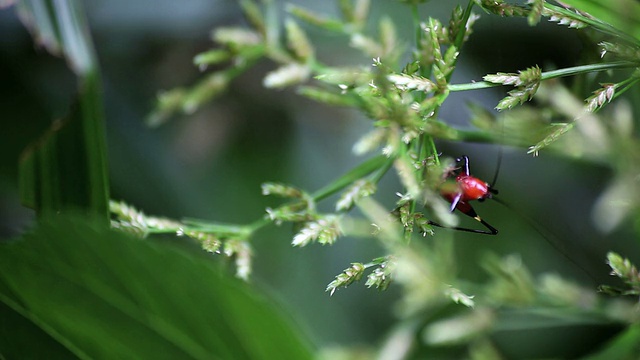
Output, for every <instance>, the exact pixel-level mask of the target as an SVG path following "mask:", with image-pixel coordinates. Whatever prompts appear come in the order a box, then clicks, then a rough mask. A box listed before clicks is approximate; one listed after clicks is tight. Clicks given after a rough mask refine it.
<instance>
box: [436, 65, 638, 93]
mask: <svg viewBox="0 0 640 360" xmlns="http://www.w3.org/2000/svg"><path fill="white" fill-rule="evenodd" d="M639 65H640V64H638V63H636V62H630V61H614V62H609V63H601V64H589V65H580V66H574V67H569V68H564V69H558V70H552V71H545V72H543V73H542V75H541V77H540V80H541V81H543V80H550V79H555V78H560V77H565V76H574V75H578V74H584V73H590V72H596V71H606V70H613V69H624V68H635V67H638V66H639ZM497 86H503V85H502V84H494V83H490V82H487V81H478V82H472V83H467V84H453V85H448V86H447V89H448V90H449V91H467V90H480V89H487V88H492V87H497Z"/></svg>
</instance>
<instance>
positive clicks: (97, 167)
mask: <svg viewBox="0 0 640 360" xmlns="http://www.w3.org/2000/svg"><path fill="white" fill-rule="evenodd" d="M17 9H18V13H19V14H20V17H21V18H22V20H23V22H24V23H25V25H26V26H27V27H28V28H29V29H30V30H31V33H32V34H33V36H34V38H35V40H36V42H38V43H39V44H41V45H43V46H44V47H45V48H47V49H48V50H49V51H51V52H52V53H54V54H58V55H62V56H64V57H65V58H66V59H67V61H68V63H69V66H70V67H71V69H72V70H73V71H74V72H75V73H76V75H77V76H78V93H77V95H76V99H75V102H74V105H72V106H71V108H70V110H69V113H68V114H67V115H66V116H65V117H63V118H62V119H58V120H55V121H54V122H53V124H52V125H51V128H50V129H49V130H48V131H47V132H46V133H45V134H44V135H43V136H42V138H41V139H40V140H39V141H37V142H34V143H33V144H31V146H29V148H27V149H26V150H25V152H24V153H23V155H22V157H21V159H20V194H21V198H22V202H23V203H24V204H25V205H27V206H29V207H32V208H34V209H36V210H37V211H38V212H39V213H41V214H43V213H57V212H60V211H64V210H67V209H82V210H85V211H87V212H89V213H92V214H96V215H101V216H102V217H103V219H104V220H105V222H106V221H107V219H108V209H109V205H108V199H109V191H108V189H109V184H108V177H107V159H106V158H107V156H106V143H105V133H104V132H105V130H104V109H103V105H102V96H101V86H100V78H99V75H98V66H97V61H96V59H95V54H94V51H93V45H92V44H91V40H90V34H89V30H88V28H87V24H86V19H85V17H84V13H83V11H82V8H81V6H80V2H78V1H74V0H56V1H52V0H50V1H45V0H22V1H18V2H17Z"/></svg>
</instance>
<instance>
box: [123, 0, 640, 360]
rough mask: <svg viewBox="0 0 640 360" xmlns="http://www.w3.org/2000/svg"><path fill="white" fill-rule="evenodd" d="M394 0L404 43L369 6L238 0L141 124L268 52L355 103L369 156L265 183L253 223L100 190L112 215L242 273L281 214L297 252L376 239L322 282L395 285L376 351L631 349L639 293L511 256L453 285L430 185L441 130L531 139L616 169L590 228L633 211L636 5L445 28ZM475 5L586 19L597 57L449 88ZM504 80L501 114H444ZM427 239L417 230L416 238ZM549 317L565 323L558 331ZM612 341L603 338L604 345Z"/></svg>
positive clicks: (327, 93)
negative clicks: (536, 268) (159, 209)
mask: <svg viewBox="0 0 640 360" xmlns="http://www.w3.org/2000/svg"><path fill="white" fill-rule="evenodd" d="M404 2H405V3H406V6H408V9H410V11H411V14H412V20H413V21H412V26H413V29H414V32H415V39H414V41H413V42H412V44H405V43H403V42H402V41H401V40H400V39H399V38H398V35H397V29H396V24H394V23H393V21H392V20H391V19H390V18H388V17H384V16H383V17H381V18H380V19H373V20H372V19H371V15H370V12H369V9H370V7H371V2H370V1H368V0H353V1H351V0H340V1H338V5H339V6H338V9H339V14H340V16H339V17H334V16H329V15H319V14H317V13H315V12H312V11H310V10H307V9H305V8H302V7H298V6H295V5H289V6H288V7H287V15H286V19H284V20H283V21H281V20H280V19H279V18H278V8H277V4H276V3H275V2H274V1H270V0H264V1H262V2H257V1H253V0H242V1H240V5H241V7H242V9H243V11H244V14H245V16H246V18H247V20H248V22H249V24H250V26H249V27H224V28H218V29H215V30H214V31H213V32H212V36H211V37H212V40H213V41H214V43H215V47H214V48H213V49H211V50H209V51H206V52H204V53H201V54H199V55H197V56H195V58H194V63H195V65H197V66H199V67H200V69H202V70H203V71H204V70H206V69H207V68H208V67H214V68H215V69H214V71H212V72H210V73H206V74H204V75H203V77H202V79H201V80H199V81H198V82H197V83H196V84H194V85H193V86H189V87H183V88H177V89H173V90H169V91H166V92H164V93H161V94H159V96H158V102H157V106H156V109H155V110H154V111H153V113H151V114H150V115H149V117H148V119H147V120H148V124H149V125H151V126H159V125H161V124H163V123H165V122H167V121H168V120H169V119H170V118H171V117H173V116H174V115H176V114H177V113H182V114H191V113H193V112H195V111H197V110H198V109H199V108H200V107H201V106H202V105H203V104H205V103H206V102H208V101H211V100H212V99H214V98H215V97H216V96H219V95H220V94H221V93H223V92H224V91H225V90H226V89H227V87H228V86H229V84H230V83H231V82H232V81H233V80H234V79H235V78H237V77H238V76H240V75H242V74H243V73H245V72H247V71H248V70H249V69H251V68H252V67H253V66H254V65H256V64H257V63H258V62H259V61H262V60H268V61H270V62H272V63H275V64H276V68H275V69H273V70H272V71H270V72H268V73H267V74H265V76H264V77H263V79H262V84H263V85H264V86H265V87H267V88H272V89H285V88H293V89H295V91H296V92H297V93H298V94H299V95H300V96H303V97H306V98H309V99H311V100H314V101H317V102H319V103H322V104H326V105H328V106H339V107H345V108H352V109H355V110H357V111H359V112H360V113H362V114H364V115H365V116H366V117H367V118H369V119H370V120H371V129H370V131H369V132H368V133H365V134H362V137H361V139H360V140H359V141H358V142H357V143H356V144H355V145H354V147H353V149H354V152H355V153H356V154H357V155H365V154H371V153H377V154H376V155H373V156H372V157H370V158H369V159H368V160H364V161H362V162H361V164H360V165H358V166H356V167H355V168H353V169H352V170H351V171H349V172H347V173H346V174H344V175H342V176H340V177H338V178H337V179H336V180H335V181H333V182H331V183H329V184H328V185H326V186H325V187H323V188H321V189H320V190H318V191H316V192H309V191H306V190H304V189H300V188H298V187H295V186H291V185H287V184H280V183H265V184H264V185H263V188H262V192H263V194H264V195H269V196H277V197H280V198H283V199H284V200H283V202H282V203H280V204H279V205H277V206H274V207H270V208H267V209H266V215H265V216H264V217H263V218H261V219H257V220H255V221H254V222H250V223H248V224H245V225H230V224H219V223H212V222H209V221H203V220H194V219H183V220H172V219H166V218H158V217H154V216H147V215H145V214H144V213H142V212H140V211H138V210H136V209H134V208H133V207H131V206H129V205H127V204H125V203H123V202H113V201H112V202H111V213H112V218H113V219H112V224H113V226H114V227H116V228H119V229H122V230H125V231H128V232H132V233H135V234H137V235H139V236H141V237H146V236H150V235H154V234H163V233H165V234H176V235H178V236H184V237H187V238H190V239H192V240H195V241H197V242H199V243H200V244H201V245H202V247H203V248H204V249H205V250H207V251H210V252H212V253H224V254H225V255H226V256H233V257H235V260H236V261H235V263H236V268H237V271H236V274H237V275H238V276H239V277H241V278H244V279H248V278H249V276H250V272H251V266H250V262H251V247H250V241H251V239H252V237H253V236H254V234H255V232H256V231H258V230H259V229H261V228H263V227H265V226H267V225H269V224H275V225H281V224H283V223H291V224H292V225H293V228H294V229H295V232H296V233H295V234H294V235H293V238H292V245H294V246H298V247H304V246H312V245H315V243H319V244H321V245H331V244H334V243H335V242H337V241H340V238H341V237H343V236H364V237H372V238H375V239H377V240H378V241H379V243H380V244H381V245H382V246H383V248H384V249H385V250H386V252H387V253H386V254H381V255H382V256H379V257H376V258H374V259H372V260H370V261H367V260H364V261H363V260H362V259H354V261H353V262H351V263H350V265H346V264H345V266H349V267H347V268H346V269H345V270H344V271H343V272H342V273H340V274H338V275H337V276H336V277H335V280H333V281H332V282H330V283H329V284H328V286H327V288H326V291H327V292H329V293H330V294H331V295H333V294H334V293H335V291H336V290H337V289H340V288H344V287H347V286H349V285H351V284H353V283H355V282H358V281H361V280H362V279H363V278H364V277H365V274H366V279H367V280H366V282H365V285H366V286H367V287H376V288H377V289H379V290H385V289H387V288H388V287H389V286H390V285H391V284H393V283H397V284H399V285H400V286H401V287H402V290H403V294H402V297H401V299H400V301H399V309H400V310H399V315H400V317H401V319H400V321H399V325H398V330H397V331H396V332H393V333H391V334H390V335H389V339H388V340H387V342H386V343H385V345H384V346H383V348H382V349H381V350H380V354H381V355H380V356H383V355H382V354H385V353H386V352H388V351H391V350H389V348H391V347H394V346H398V344H400V345H401V346H400V348H401V349H402V351H400V353H397V352H396V353H395V354H394V355H395V356H396V357H399V358H403V357H411V356H414V357H420V356H421V355H423V354H425V353H429V352H430V351H442V352H444V353H447V354H449V355H451V356H454V355H452V354H455V355H457V356H466V357H470V358H502V357H505V358H511V357H523V356H527V357H536V358H546V357H560V358H568V357H577V356H584V355H587V354H591V355H592V356H593V358H598V357H602V358H604V357H605V356H614V357H618V358H624V357H629V358H630V357H631V356H633V354H634V352H635V351H636V350H637V344H638V342H640V332H638V330H637V326H638V325H637V323H638V318H637V309H636V307H635V306H634V304H632V303H629V302H626V301H624V300H620V299H618V298H615V299H611V298H606V299H603V298H601V297H598V296H597V295H596V294H595V292H594V290H592V289H587V288H584V287H582V286H580V285H578V284H577V283H576V282H574V281H571V280H567V279H563V278H560V277H559V276H553V275H545V276H542V277H539V278H536V277H534V276H533V275H532V274H531V272H530V271H529V270H528V268H527V267H526V266H525V265H524V264H523V263H522V262H521V261H520V259H519V257H518V256H515V255H513V256H505V257H498V256H495V255H487V256H486V257H485V258H484V259H483V260H482V261H481V265H482V267H483V268H484V269H485V270H486V272H487V273H488V274H489V275H490V281H489V282H488V283H484V284H476V283H473V282H470V281H468V280H466V279H462V278H460V277H459V276H458V274H457V271H456V256H455V251H454V248H453V241H452V238H451V232H449V231H447V230H442V231H441V230H440V229H435V228H434V226H435V227H439V226H444V227H456V226H457V224H458V218H457V216H456V214H453V213H452V212H451V211H450V204H449V203H448V202H447V201H446V200H444V199H443V198H442V196H441V193H442V192H446V191H447V189H449V188H450V187H453V188H454V189H455V186H457V185H456V184H455V182H454V181H451V180H450V175H451V174H452V173H454V172H455V171H456V170H457V167H456V166H457V165H456V163H455V162H454V161H453V159H451V158H448V157H443V156H442V155H441V152H440V151H439V149H438V147H437V143H436V140H448V141H454V142H464V141H476V142H488V143H496V144H504V145H515V146H520V147H528V152H529V153H531V154H534V155H538V154H539V153H540V152H541V151H543V150H546V149H547V148H550V149H553V150H554V151H556V152H557V153H559V154H562V155H564V156H567V157H572V158H580V159H583V160H588V161H593V162H600V163H604V164H611V168H612V170H613V171H614V172H615V180H614V183H613V184H612V185H611V186H610V187H609V189H607V190H605V191H604V193H603V195H602V197H601V199H600V201H599V202H598V203H597V204H596V205H595V207H594V216H595V217H598V218H599V219H603V218H606V219H607V220H604V221H601V222H600V224H601V227H602V230H605V231H611V230H613V229H615V228H616V227H618V226H619V225H620V224H621V223H622V222H623V221H624V220H625V219H627V218H629V217H631V216H632V215H634V214H637V213H638V210H639V209H640V192H638V190H637V185H636V183H637V173H638V169H637V164H639V163H640V161H639V159H638V156H639V154H640V151H638V144H639V143H640V142H639V141H638V139H637V136H636V132H637V131H635V130H634V129H633V126H634V121H633V116H632V113H631V110H630V109H629V107H628V103H626V102H624V101H622V99H620V98H621V96H622V95H625V96H628V95H630V94H631V90H632V89H634V86H635V85H636V84H637V82H638V80H640V73H638V71H637V67H638V64H639V63H640V58H639V56H640V51H639V49H640V37H638V30H639V29H638V26H637V25H636V23H637V19H638V18H639V16H640V15H638V13H637V11H632V12H631V16H632V17H631V19H632V20H630V21H624V20H619V21H618V20H615V19H617V15H619V12H620V9H621V8H626V7H627V6H629V7H630V8H631V9H633V10H636V8H637V6H636V5H634V4H631V1H630V0H625V1H615V2H612V3H613V4H617V6H616V5H611V6H607V7H602V8H597V7H594V4H592V3H593V2H592V1H588V0H585V1H578V0H575V1H571V2H566V4H564V3H563V4H561V3H556V2H552V1H544V0H532V1H528V2H527V3H526V4H513V3H508V2H504V1H502V0H499V1H495V0H491V1H489V0H487V1H485V0H477V1H473V0H472V1H469V2H468V4H467V5H466V7H460V6H456V7H455V8H454V9H452V12H451V16H450V19H449V21H448V22H443V21H441V20H438V19H435V18H432V17H429V18H427V19H422V18H421V15H420V12H419V8H420V4H421V3H422V2H423V1H404ZM567 4H568V5H567ZM403 6H404V5H403ZM618 6H619V7H618ZM474 8H475V9H478V10H481V11H483V12H485V13H486V15H483V16H496V15H497V16H502V17H516V18H526V21H527V22H528V24H529V25H531V26H536V25H537V24H539V23H540V21H541V20H542V19H548V20H549V21H551V22H554V23H557V24H558V25H560V26H565V27H567V28H568V29H569V30H567V31H581V32H582V33H583V34H584V36H585V38H587V39H589V40H588V41H589V42H590V43H591V44H592V45H594V44H595V45H596V46H597V47H598V48H599V49H600V57H601V60H600V61H597V62H593V61H589V62H587V63H586V64H583V65H579V66H574V67H568V68H562V69H550V70H547V69H543V68H542V67H541V65H540V64H531V66H530V67H529V68H527V69H522V70H520V71H519V72H517V73H515V72H500V71H499V69H496V71H497V72H496V73H494V74H487V75H485V76H484V77H483V80H484V81H479V82H472V83H468V84H452V83H451V79H452V75H453V73H454V72H455V70H456V67H457V65H458V59H459V58H460V57H461V56H462V54H463V51H464V45H465V43H467V42H468V41H472V39H473V37H472V30H473V26H474V24H475V23H476V22H478V21H481V18H480V17H479V16H478V15H477V14H476V13H474V12H473V10H474ZM373 21H376V22H377V23H376V24H375V25H377V29H376V30H373V29H372V28H371V27H370V26H369V25H370V24H371V23H372V22H373ZM281 25H283V26H281ZM311 27H313V28H318V29H320V30H321V31H324V32H327V33H331V34H335V35H337V36H341V37H342V38H344V39H345V42H348V45H349V46H350V47H352V48H354V49H356V50H358V51H360V52H361V53H362V54H363V55H364V56H365V57H367V58H369V59H372V60H371V64H367V65H362V66H353V65H349V66H340V65H331V64H328V63H324V62H323V61H322V60H321V56H320V55H321V54H319V50H318V49H316V47H315V46H314V42H313V39H312V38H311V37H310V36H309V35H308V34H307V31H306V29H309V28H311ZM281 31H284V34H281ZM407 48H409V51H405V49H407ZM565 77H573V78H575V79H581V80H582V81H580V82H578V81H576V82H575V83H576V84H578V85H581V86H573V87H571V89H569V87H568V86H567V84H566V83H563V82H561V81H560V80H559V79H560V78H565ZM498 86H507V87H509V90H508V91H507V94H506V96H505V97H504V98H503V99H502V100H501V101H499V102H498V103H497V104H496V106H495V109H496V110H497V111H498V112H497V114H494V113H493V112H491V111H488V110H487V109H484V108H482V107H480V106H479V105H473V104H472V105H470V111H471V114H472V117H471V124H472V125H474V126H475V129H474V130H465V129H461V128H458V127H456V126H454V125H452V124H451V122H450V121H448V119H443V118H442V117H441V116H440V110H441V108H442V106H443V104H444V103H445V102H446V101H451V100H450V99H449V96H450V94H451V93H452V92H460V91H469V90H477V89H486V88H491V87H498ZM589 93H591V95H588V94H589ZM616 100H621V101H616ZM532 102H533V104H532ZM608 110H611V111H610V112H609V111H608ZM549 114H550V115H549ZM388 173H395V175H396V176H397V178H398V179H399V180H400V183H401V184H402V187H403V190H402V192H401V193H398V199H397V202H396V204H394V205H393V206H392V207H388V206H385V205H383V204H382V203H381V202H379V201H378V200H377V199H375V198H374V195H376V192H377V189H378V184H379V182H380V181H381V179H382V178H383V177H384V176H385V175H387V174H388ZM334 194H340V195H339V199H338V200H337V201H336V203H335V206H334V208H335V211H334V212H333V213H323V212H321V211H319V210H318V206H317V203H318V202H320V201H322V200H325V199H327V198H328V197H329V196H331V195H334ZM423 207H424V210H422V208H423ZM354 209H357V210H358V211H353V210H354ZM602 214H607V215H608V216H606V217H604V216H602ZM479 219H480V218H479V217H477V218H476V220H479ZM479 221H480V220H479ZM440 224H442V225H440ZM426 237H428V239H429V241H424V240H423V238H426ZM565 255H566V254H565ZM608 263H609V265H610V266H611V268H612V269H613V273H614V275H616V276H618V277H619V278H621V279H622V280H623V281H624V283H625V286H626V288H624V289H618V288H614V287H610V286H603V287H601V289H602V290H603V291H604V292H606V293H608V294H610V295H636V296H637V294H638V279H637V278H638V276H637V275H638V274H637V269H636V268H635V266H633V264H632V263H631V262H630V261H629V260H627V259H623V258H622V257H621V256H619V255H616V254H613V253H611V254H610V255H609V257H608ZM459 305H462V306H459ZM522 324H525V325H522ZM558 328H562V329H564V330H563V333H562V334H560V333H558V331H557V329H558ZM567 330H569V331H567ZM506 332H508V333H509V335H511V336H523V337H527V336H532V335H531V334H534V335H535V334H542V333H553V334H556V333H557V334H558V336H551V337H545V338H544V339H541V340H540V341H530V344H531V346H530V348H526V349H523V348H514V347H513V346H509V343H508V338H509V336H505V333H506ZM566 333H572V334H573V336H575V337H574V338H569V337H568V336H569V335H566ZM587 334H591V335H593V334H597V336H596V335H593V338H592V340H593V341H592V342H590V344H589V345H588V346H587V345H580V346H575V345H574V343H573V341H574V340H576V339H580V338H581V337H584V336H587ZM561 335H564V336H566V337H564V336H561ZM505 338H506V339H507V340H505ZM609 339H613V340H612V341H611V342H610V343H609V344H605V341H606V340H609ZM581 340H582V339H581ZM583 343H584V341H582V342H581V344H583ZM598 347H600V348H598ZM395 349H397V348H395ZM443 349H444V350H443ZM461 354H462V355H461Z"/></svg>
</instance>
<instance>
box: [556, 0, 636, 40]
mask: <svg viewBox="0 0 640 360" xmlns="http://www.w3.org/2000/svg"><path fill="white" fill-rule="evenodd" d="M544 7H545V8H546V9H549V10H551V11H553V12H556V13H559V14H562V15H565V16H566V17H568V18H570V19H577V20H579V21H581V22H583V23H585V24H587V25H589V26H591V27H593V28H594V29H596V30H598V31H601V32H603V33H605V34H608V35H611V36H615V37H617V38H620V39H621V40H623V41H625V42H628V43H630V44H635V45H638V39H636V38H634V37H633V36H631V35H628V34H625V33H623V32H622V31H620V30H618V29H616V28H615V27H613V26H611V25H609V24H607V23H605V22H603V21H600V20H598V19H595V18H592V17H588V16H584V15H581V14H580V13H579V12H575V11H571V10H568V9H565V8H563V7H560V6H556V5H552V4H549V3H548V2H546V1H545V3H544Z"/></svg>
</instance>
